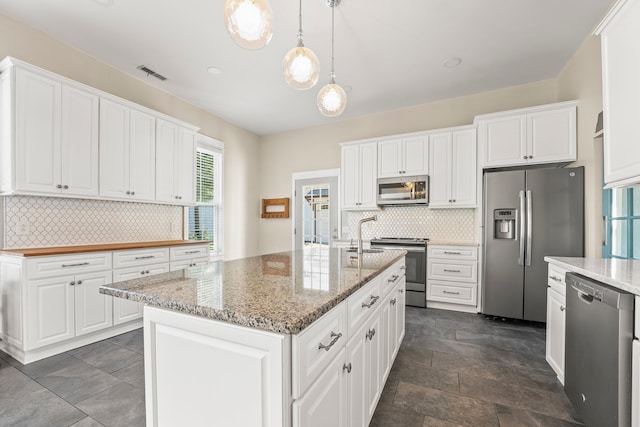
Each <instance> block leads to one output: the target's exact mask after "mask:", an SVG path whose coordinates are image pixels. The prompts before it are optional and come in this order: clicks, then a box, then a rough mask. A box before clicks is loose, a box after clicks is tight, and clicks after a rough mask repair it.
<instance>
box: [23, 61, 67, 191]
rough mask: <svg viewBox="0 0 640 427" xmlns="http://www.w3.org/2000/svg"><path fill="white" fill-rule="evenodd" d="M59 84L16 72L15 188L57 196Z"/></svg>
mask: <svg viewBox="0 0 640 427" xmlns="http://www.w3.org/2000/svg"><path fill="white" fill-rule="evenodd" d="M61 90H62V89H61V85H60V83H58V82H55V81H53V80H50V79H47V78H45V77H42V76H39V75H37V74H33V73H30V72H28V71H25V70H22V69H20V68H18V69H16V99H15V103H16V105H15V106H16V129H15V132H16V189H17V190H19V191H30V192H38V193H58V192H60V189H58V188H57V186H58V185H61V182H60V98H61Z"/></svg>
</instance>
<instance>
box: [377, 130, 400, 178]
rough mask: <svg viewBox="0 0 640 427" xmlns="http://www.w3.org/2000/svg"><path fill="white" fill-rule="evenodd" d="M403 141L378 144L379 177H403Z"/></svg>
mask: <svg viewBox="0 0 640 427" xmlns="http://www.w3.org/2000/svg"><path fill="white" fill-rule="evenodd" d="M403 151H404V150H403V149H402V140H401V139H391V140H388V141H380V142H378V177H379V178H388V177H392V176H401V175H402V173H403V170H404V163H403V158H404V153H403Z"/></svg>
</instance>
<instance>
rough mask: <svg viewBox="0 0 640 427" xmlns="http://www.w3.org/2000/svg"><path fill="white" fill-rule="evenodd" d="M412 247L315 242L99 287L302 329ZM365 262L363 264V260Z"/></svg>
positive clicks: (237, 319)
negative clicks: (365, 249) (374, 248)
mask: <svg viewBox="0 0 640 427" xmlns="http://www.w3.org/2000/svg"><path fill="white" fill-rule="evenodd" d="M405 254H406V251H402V250H400V251H398V250H387V251H384V252H382V253H370V254H369V253H365V254H362V255H361V256H360V258H359V257H358V256H357V255H356V254H355V253H353V252H347V251H346V250H345V249H340V248H331V249H327V248H322V249H320V248H313V249H310V250H304V251H303V250H300V251H292V252H282V253H276V254H269V255H262V256H256V257H251V258H245V259H240V260H234V261H219V262H213V263H209V264H206V265H202V266H198V267H192V268H189V269H186V270H180V271H174V272H170V273H163V274H157V275H154V276H150V277H146V278H140V279H133V280H128V281H125V282H119V283H113V284H110V285H105V286H101V287H100V292H101V293H103V294H107V295H113V296H115V297H119V298H125V299H129V300H133V301H140V302H144V303H145V304H147V305H151V306H155V307H161V308H167V309H171V310H176V311H181V312H184V313H186V314H192V315H196V316H201V317H206V318H210V319H216V320H222V321H226V322H230V323H235V324H238V325H243V326H249V327H253V328H259V329H264V330H268V331H272V332H277V333H285V334H297V333H299V332H300V331H302V330H303V329H304V328H306V327H307V326H309V325H310V324H311V323H313V322H314V321H315V320H317V319H318V318H320V317H321V316H322V315H323V314H325V313H326V312H328V311H329V310H331V309H332V308H333V307H335V306H336V305H338V304H339V303H340V302H341V301H343V300H344V299H345V298H347V297H348V296H349V295H351V294H353V293H354V292H355V291H357V290H358V289H360V288H361V287H362V286H363V285H364V284H366V283H367V282H369V281H370V280H371V279H373V278H374V277H375V276H377V275H378V274H380V273H381V272H382V271H384V270H385V269H386V268H388V267H390V266H391V265H392V264H393V263H395V262H396V261H398V260H399V259H401V258H402V257H403V256H404V255H405ZM358 260H360V263H358Z"/></svg>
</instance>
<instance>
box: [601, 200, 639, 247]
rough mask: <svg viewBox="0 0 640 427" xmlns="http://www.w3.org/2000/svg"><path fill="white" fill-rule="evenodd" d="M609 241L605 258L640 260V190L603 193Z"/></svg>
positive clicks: (607, 241)
mask: <svg viewBox="0 0 640 427" xmlns="http://www.w3.org/2000/svg"><path fill="white" fill-rule="evenodd" d="M603 206H604V212H603V214H604V216H605V218H606V233H607V240H606V245H605V247H604V250H603V254H602V255H603V257H605V258H628V259H640V188H619V189H613V190H605V191H604V193H603Z"/></svg>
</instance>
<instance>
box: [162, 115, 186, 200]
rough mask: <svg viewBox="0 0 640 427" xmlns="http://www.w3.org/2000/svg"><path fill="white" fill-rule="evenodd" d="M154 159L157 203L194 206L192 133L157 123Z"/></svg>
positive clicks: (174, 126)
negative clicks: (191, 204) (155, 160)
mask: <svg viewBox="0 0 640 427" xmlns="http://www.w3.org/2000/svg"><path fill="white" fill-rule="evenodd" d="M156 157H157V163H156V165H157V169H156V197H157V200H158V201H161V202H173V203H177V204H190V203H194V201H195V198H194V191H195V189H194V185H195V132H193V131H191V130H189V129H185V128H183V127H180V126H178V125H177V124H175V123H172V122H168V121H166V120H160V119H158V122H157V143H156Z"/></svg>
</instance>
